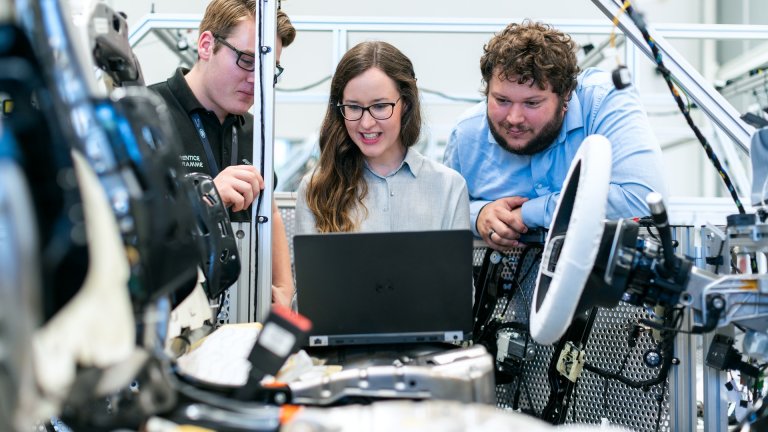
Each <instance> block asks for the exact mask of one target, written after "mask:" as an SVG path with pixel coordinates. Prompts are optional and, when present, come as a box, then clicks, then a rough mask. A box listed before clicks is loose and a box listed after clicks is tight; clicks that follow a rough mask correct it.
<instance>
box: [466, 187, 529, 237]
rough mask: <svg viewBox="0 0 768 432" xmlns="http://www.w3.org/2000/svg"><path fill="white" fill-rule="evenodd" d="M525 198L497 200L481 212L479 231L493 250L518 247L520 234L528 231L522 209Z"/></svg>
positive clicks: (478, 217) (478, 216)
mask: <svg viewBox="0 0 768 432" xmlns="http://www.w3.org/2000/svg"><path fill="white" fill-rule="evenodd" d="M526 201H528V198H525V197H519V196H514V197H504V198H500V199H497V200H496V201H493V202H491V203H489V204H487V205H486V206H485V207H483V208H482V210H480V214H478V215H477V231H478V232H479V233H480V235H481V236H482V237H483V240H485V242H486V243H487V244H488V246H490V247H491V248H492V249H496V250H508V249H511V248H513V247H517V246H518V245H519V244H520V242H519V241H518V239H519V238H520V234H523V233H525V232H527V231H528V227H527V226H525V224H524V223H523V214H522V208H521V206H522V205H523V203H524V202H526Z"/></svg>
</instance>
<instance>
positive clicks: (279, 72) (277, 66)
mask: <svg viewBox="0 0 768 432" xmlns="http://www.w3.org/2000/svg"><path fill="white" fill-rule="evenodd" d="M284 70H285V68H284V67H282V66H280V64H275V84H277V82H278V81H280V80H279V79H278V78H280V75H282V74H283V71H284Z"/></svg>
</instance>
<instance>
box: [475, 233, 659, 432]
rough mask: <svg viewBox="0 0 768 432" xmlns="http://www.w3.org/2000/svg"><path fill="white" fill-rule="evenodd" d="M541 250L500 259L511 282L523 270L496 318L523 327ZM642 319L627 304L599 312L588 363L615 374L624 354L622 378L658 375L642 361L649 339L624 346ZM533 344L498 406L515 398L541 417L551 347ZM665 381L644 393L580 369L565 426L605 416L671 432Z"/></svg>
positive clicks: (547, 389) (500, 391)
mask: <svg viewBox="0 0 768 432" xmlns="http://www.w3.org/2000/svg"><path fill="white" fill-rule="evenodd" d="M540 250H541V249H532V250H529V252H528V253H527V254H526V256H525V257H524V258H523V259H522V262H520V261H521V256H522V252H523V248H516V249H513V250H511V251H508V252H505V253H503V254H502V256H503V259H502V261H501V263H500V264H499V265H502V266H503V267H502V269H501V277H502V278H503V279H504V280H508V281H511V280H512V278H513V275H514V273H515V271H516V268H517V266H518V265H522V266H523V267H522V269H521V271H520V273H519V274H520V276H521V279H520V286H519V288H518V289H517V290H516V292H515V293H514V294H513V296H512V298H511V299H510V301H509V305H508V306H507V305H506V298H502V299H501V300H500V301H499V302H498V303H497V305H496V309H495V310H494V314H496V315H497V316H498V315H500V314H501V313H502V312H503V313H504V322H518V323H524V324H525V326H526V327H527V323H528V320H529V316H530V307H531V304H532V297H533V292H534V288H535V284H536V277H537V273H538V267H539V265H540V255H539V254H538V252H539V251H540ZM475 252H476V257H477V256H480V257H481V258H480V259H481V260H482V256H483V254H484V252H483V251H478V250H476V251H475ZM477 262H478V261H476V263H477ZM530 266H534V269H533V271H530V272H528V269H529V268H530ZM522 276H525V277H522ZM505 309H506V312H504V310H505ZM640 318H648V314H647V313H646V312H645V311H644V310H643V309H641V308H638V307H634V306H631V305H626V304H620V305H619V306H618V307H617V308H615V309H601V310H599V312H598V314H597V317H596V319H595V323H594V325H593V327H592V332H591V334H590V337H589V340H588V344H587V346H586V349H585V352H586V362H587V363H589V364H591V365H593V366H595V367H598V368H600V369H602V370H606V371H610V372H618V371H619V369H620V368H621V364H622V361H623V360H624V357H625V356H626V357H627V359H626V364H625V365H624V367H623V369H621V372H622V374H623V375H624V376H627V377H629V378H630V379H632V380H635V381H641V380H646V379H650V378H653V377H656V376H657V374H658V369H657V368H649V367H647V366H645V364H644V362H643V355H644V354H645V353H646V352H647V351H649V350H651V349H652V348H654V347H655V346H656V344H655V343H654V340H653V339H652V336H651V335H650V334H648V333H647V332H643V333H641V334H640V335H639V337H638V338H637V339H636V340H637V342H636V346H635V347H634V348H632V349H629V348H628V347H627V346H628V344H627V340H628V335H629V334H630V330H631V328H632V327H633V326H634V324H635V323H637V321H638V320H639V319H640ZM533 344H534V347H535V349H536V355H535V357H534V358H533V359H532V360H529V361H526V362H525V363H524V365H523V368H522V373H521V375H520V377H519V378H518V379H517V380H515V381H513V382H512V383H510V384H502V385H498V386H497V387H496V396H497V403H498V406H499V407H500V408H512V407H513V406H514V402H515V399H517V401H518V403H517V405H518V408H519V409H521V410H523V411H525V412H530V413H533V414H534V415H539V414H540V413H541V411H542V410H543V408H544V407H545V406H546V405H547V401H548V399H549V394H550V385H549V382H548V378H547V370H548V368H549V364H550V361H551V360H552V357H553V355H554V349H553V347H551V346H543V345H538V344H536V343H535V342H533ZM667 383H668V380H665V381H664V383H662V384H659V385H656V386H653V387H650V388H649V389H647V391H645V390H642V389H633V388H630V387H628V386H626V385H625V384H623V383H620V382H617V381H613V380H606V379H605V378H602V377H600V376H598V375H597V374H594V373H592V372H588V371H584V372H583V373H582V375H581V378H580V379H579V381H578V382H577V384H576V388H575V390H574V392H573V399H572V402H571V404H570V409H569V412H568V414H567V419H566V422H567V423H592V424H594V423H600V422H601V420H602V419H603V418H607V419H608V420H609V421H610V422H611V423H613V424H618V425H622V426H626V427H629V428H631V429H633V430H636V431H648V432H654V431H657V430H660V431H664V430H670V427H669V414H670V413H669V389H668V385H667ZM518 386H519V392H518ZM657 422H658V423H659V426H658V428H657Z"/></svg>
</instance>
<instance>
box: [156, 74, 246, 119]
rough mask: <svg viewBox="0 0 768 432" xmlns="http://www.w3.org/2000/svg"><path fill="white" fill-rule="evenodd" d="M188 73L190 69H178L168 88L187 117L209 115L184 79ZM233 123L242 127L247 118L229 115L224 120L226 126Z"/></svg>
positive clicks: (169, 80)
mask: <svg viewBox="0 0 768 432" xmlns="http://www.w3.org/2000/svg"><path fill="white" fill-rule="evenodd" d="M187 73H189V69H187V68H183V67H180V68H178V69H176V72H175V73H174V74H173V76H172V77H171V78H169V79H168V88H170V90H171V93H173V95H174V96H176V99H177V100H178V101H179V103H180V104H181V106H182V107H183V108H184V110H185V111H186V112H187V115H191V114H193V113H195V112H200V111H202V112H206V113H207V112H208V110H207V109H206V108H205V107H204V106H203V105H202V104H201V103H200V101H199V100H197V97H195V94H194V93H192V89H191V88H189V84H187V80H186V79H184V75H186V74H187ZM231 121H235V122H237V123H238V124H240V125H241V126H242V125H244V124H245V117H244V116H241V115H235V114H227V117H225V118H224V124H225V125H226V124H228V123H229V122H231Z"/></svg>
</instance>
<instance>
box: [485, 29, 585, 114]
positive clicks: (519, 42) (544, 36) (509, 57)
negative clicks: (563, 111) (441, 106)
mask: <svg viewBox="0 0 768 432" xmlns="http://www.w3.org/2000/svg"><path fill="white" fill-rule="evenodd" d="M483 51H484V52H483V56H482V57H481V58H480V72H481V73H482V75H483V81H484V84H485V89H484V92H485V95H486V96H488V83H490V82H491V78H492V77H493V74H494V73H498V74H499V78H501V79H503V80H508V79H510V78H512V77H515V78H517V83H518V84H525V83H528V82H530V83H532V84H536V85H537V86H538V87H539V88H540V89H542V90H544V89H545V88H546V86H547V84H551V85H552V91H553V92H554V93H555V94H556V95H558V96H560V98H561V100H568V99H569V97H570V94H571V91H573V89H575V88H576V77H577V75H578V74H579V66H578V62H577V59H576V43H575V42H574V41H573V39H571V37H570V36H568V35H567V34H565V33H563V32H561V31H559V30H556V29H554V28H552V27H551V26H549V25H547V24H542V23H539V22H533V21H530V20H525V21H523V22H522V23H520V24H518V23H512V24H509V25H508V26H507V27H506V28H505V29H504V30H502V31H501V32H500V33H498V34H496V35H495V36H494V37H493V38H492V39H491V40H490V41H489V42H488V44H486V45H485V46H484V47H483ZM496 68H498V70H497V69H496Z"/></svg>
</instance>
